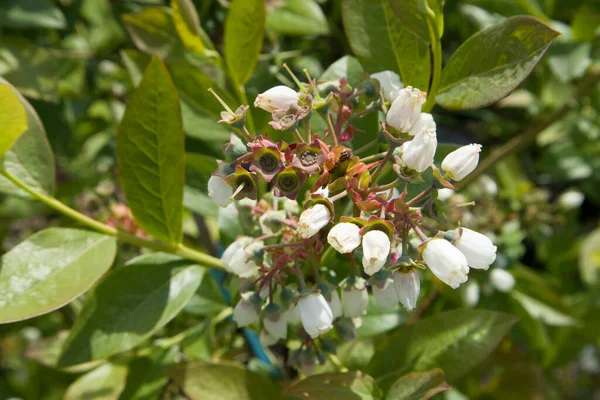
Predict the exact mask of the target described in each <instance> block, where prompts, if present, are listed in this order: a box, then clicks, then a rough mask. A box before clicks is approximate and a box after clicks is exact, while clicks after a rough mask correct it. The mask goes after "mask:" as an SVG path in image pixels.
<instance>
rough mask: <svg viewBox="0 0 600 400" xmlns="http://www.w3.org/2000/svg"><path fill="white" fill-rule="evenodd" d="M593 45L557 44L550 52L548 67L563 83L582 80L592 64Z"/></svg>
mask: <svg viewBox="0 0 600 400" xmlns="http://www.w3.org/2000/svg"><path fill="white" fill-rule="evenodd" d="M591 51H592V44H591V43H575V42H566V43H561V42H557V43H556V44H554V45H553V46H552V47H551V48H550V50H549V51H548V56H547V57H548V66H549V67H550V70H551V71H552V73H554V76H556V78H557V79H558V80H559V81H561V82H568V81H570V80H573V79H577V78H581V77H582V76H583V75H584V74H585V71H586V70H587V69H588V67H589V66H590V65H591V63H592V58H591Z"/></svg>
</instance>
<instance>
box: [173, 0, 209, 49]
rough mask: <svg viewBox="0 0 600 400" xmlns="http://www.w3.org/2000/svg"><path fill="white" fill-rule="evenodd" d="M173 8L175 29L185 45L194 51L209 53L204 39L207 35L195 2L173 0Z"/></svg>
mask: <svg viewBox="0 0 600 400" xmlns="http://www.w3.org/2000/svg"><path fill="white" fill-rule="evenodd" d="M171 8H172V9H173V22H174V23H175V29H176V30H177V33H178V34H179V37H180V38H181V41H182V42H183V44H184V45H185V47H187V48H188V49H189V50H190V51H192V52H194V53H197V54H201V55H207V51H206V50H207V48H206V47H207V46H205V44H204V42H203V41H202V39H203V38H207V35H206V33H205V32H204V31H203V30H202V27H201V26H200V19H199V17H198V14H197V13H196V9H195V7H194V3H193V2H192V1H191V0H171ZM211 47H212V45H211Z"/></svg>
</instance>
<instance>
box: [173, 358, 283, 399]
mask: <svg viewBox="0 0 600 400" xmlns="http://www.w3.org/2000/svg"><path fill="white" fill-rule="evenodd" d="M172 376H173V379H175V381H176V382H177V383H178V384H179V385H180V386H181V388H182V390H183V392H184V393H185V395H186V396H188V397H189V398H190V399H192V400H204V399H211V400H257V399H260V400H275V399H279V398H280V389H279V388H278V387H277V385H275V383H273V382H272V381H271V380H269V379H267V378H265V377H264V376H262V375H259V374H257V373H255V372H252V371H250V370H248V369H246V368H244V367H243V366H240V365H238V364H225V363H220V364H211V363H194V364H187V365H180V366H178V367H177V368H176V369H175V370H174V371H173V373H172Z"/></svg>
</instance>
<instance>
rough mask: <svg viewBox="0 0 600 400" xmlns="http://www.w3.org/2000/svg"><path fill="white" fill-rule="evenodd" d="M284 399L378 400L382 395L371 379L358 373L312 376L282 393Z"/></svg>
mask: <svg viewBox="0 0 600 400" xmlns="http://www.w3.org/2000/svg"><path fill="white" fill-rule="evenodd" d="M284 396H285V398H286V399H289V400H291V399H294V400H301V399H310V400H329V399H336V400H359V399H360V400H378V399H382V398H383V393H382V392H381V389H379V386H377V383H376V382H375V380H374V379H373V378H371V377H370V376H368V375H365V374H363V373H362V372H360V371H352V372H345V373H338V374H321V375H313V376H310V377H308V378H306V379H302V380H301V381H299V382H298V383H296V384H295V385H293V386H292V387H290V388H289V389H287V390H286V391H285V393H284Z"/></svg>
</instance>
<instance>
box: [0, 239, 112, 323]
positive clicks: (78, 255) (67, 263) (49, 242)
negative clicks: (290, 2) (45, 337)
mask: <svg viewBox="0 0 600 400" xmlns="http://www.w3.org/2000/svg"><path fill="white" fill-rule="evenodd" d="M115 253H116V241H115V239H114V238H113V237H111V236H106V235H102V234H99V233H95V232H90V231H84V230H80V229H67V228H49V229H46V230H44V231H41V232H38V233H36V234H35V235H33V236H31V237H29V238H28V239H27V240H25V241H24V242H22V243H20V244H18V245H17V246H16V247H14V248H13V249H12V250H11V251H9V252H8V253H6V254H4V256H2V259H1V261H0V323H6V322H13V321H20V320H24V319H28V318H33V317H35V316H38V315H41V314H46V313H48V312H50V311H53V310H56V309H57V308H59V307H62V306H63V305H65V304H67V303H69V302H70V301H71V300H73V299H74V298H76V297H77V296H79V295H81V294H82V293H84V292H86V291H87V290H88V289H89V288H90V287H91V286H92V284H93V283H94V282H96V280H97V279H98V278H100V277H101V276H102V274H104V273H105V272H106V271H107V270H108V268H110V266H111V264H112V262H113V259H114V257H115Z"/></svg>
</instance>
